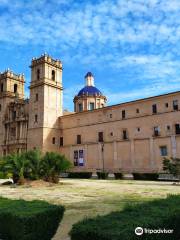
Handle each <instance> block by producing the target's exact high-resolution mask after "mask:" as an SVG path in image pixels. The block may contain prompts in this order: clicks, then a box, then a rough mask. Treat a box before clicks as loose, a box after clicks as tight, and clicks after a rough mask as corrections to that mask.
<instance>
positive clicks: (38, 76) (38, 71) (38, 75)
mask: <svg viewBox="0 0 180 240" xmlns="http://www.w3.org/2000/svg"><path fill="white" fill-rule="evenodd" d="M36 73H37V80H39V79H40V69H39V68H38V69H37V72H36Z"/></svg>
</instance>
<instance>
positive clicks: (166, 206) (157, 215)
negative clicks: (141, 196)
mask: <svg viewBox="0 0 180 240" xmlns="http://www.w3.org/2000/svg"><path fill="white" fill-rule="evenodd" d="M136 227H142V228H148V229H159V228H161V229H164V228H165V229H174V232H173V234H143V235H141V236H137V235H135V232H134V231H135V228H136ZM70 235H71V240H85V239H86V240H92V239H93V240H136V239H143V240H145V239H148V240H162V239H163V240H164V239H166V240H179V239H180V195H174V196H169V197H168V198H167V199H158V200H154V201H151V202H146V203H143V204H136V205H132V206H127V207H126V208H125V209H124V210H123V211H120V212H113V213H111V214H109V215H106V216H98V217H96V218H94V219H86V220H83V221H81V222H79V223H77V224H75V225H73V228H72V230H71V232H70Z"/></svg>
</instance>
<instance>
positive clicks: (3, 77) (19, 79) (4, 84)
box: [0, 69, 25, 156]
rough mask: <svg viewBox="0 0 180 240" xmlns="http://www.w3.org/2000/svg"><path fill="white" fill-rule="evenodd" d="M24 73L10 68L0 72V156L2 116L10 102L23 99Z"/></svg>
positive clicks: (0, 153) (1, 150)
mask: <svg viewBox="0 0 180 240" xmlns="http://www.w3.org/2000/svg"><path fill="white" fill-rule="evenodd" d="M24 83H25V78H24V74H15V73H14V72H13V71H11V70H10V69H7V70H6V71H4V72H3V73H0V156H1V155H3V154H4V153H3V148H2V147H1V146H2V145H3V144H4V136H5V127H4V123H3V122H4V117H5V112H6V109H7V106H8V105H9V103H10V102H15V101H16V100H23V99H24Z"/></svg>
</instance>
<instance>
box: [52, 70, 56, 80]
mask: <svg viewBox="0 0 180 240" xmlns="http://www.w3.org/2000/svg"><path fill="white" fill-rule="evenodd" d="M55 75H56V74H55V71H54V70H52V80H53V81H55Z"/></svg>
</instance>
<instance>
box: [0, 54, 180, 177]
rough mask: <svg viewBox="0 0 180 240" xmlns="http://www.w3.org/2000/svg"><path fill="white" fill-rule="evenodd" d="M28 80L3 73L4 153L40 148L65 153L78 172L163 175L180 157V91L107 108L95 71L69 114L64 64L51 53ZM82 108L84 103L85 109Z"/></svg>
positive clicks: (0, 128)
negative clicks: (166, 162) (168, 162)
mask: <svg viewBox="0 0 180 240" xmlns="http://www.w3.org/2000/svg"><path fill="white" fill-rule="evenodd" d="M31 74H32V76H31V83H30V99H29V100H25V98H24V82H25V81H24V76H23V75H16V74H14V73H12V72H11V71H9V70H8V71H6V72H4V73H2V74H0V87H1V89H0V90H1V91H0V146H1V147H0V154H1V155H3V154H4V155H5V154H8V153H11V152H21V151H26V150H29V149H35V148H39V149H41V150H42V151H43V152H45V151H56V152H60V153H63V154H65V155H66V156H67V157H68V158H69V159H70V160H71V161H72V162H73V164H74V166H75V168H74V170H77V171H90V170H92V171H96V170H100V169H104V170H108V171H111V172H117V171H122V172H126V173H132V172H157V171H162V160H163V157H164V156H172V157H180V111H179V109H180V108H179V105H178V104H179V103H180V91H178V92H174V93H169V94H164V95H160V96H155V97H150V98H146V99H140V100H136V101H131V102H127V103H122V104H117V105H113V106H107V107H105V104H106V97H105V96H104V95H103V94H102V93H101V92H100V91H99V90H98V89H97V88H95V86H94V78H93V75H92V74H91V73H88V74H87V75H86V76H85V79H86V86H85V87H84V88H83V89H82V90H81V91H80V92H79V93H78V94H77V95H76V96H75V98H74V105H75V112H74V113H70V112H67V111H66V112H65V113H63V102H62V98H63V87H62V63H61V62H60V61H59V60H53V59H52V58H51V57H50V56H48V55H46V54H45V55H42V56H41V57H40V58H38V59H33V60H32V63H31ZM79 104H82V105H81V106H80V105H79Z"/></svg>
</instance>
